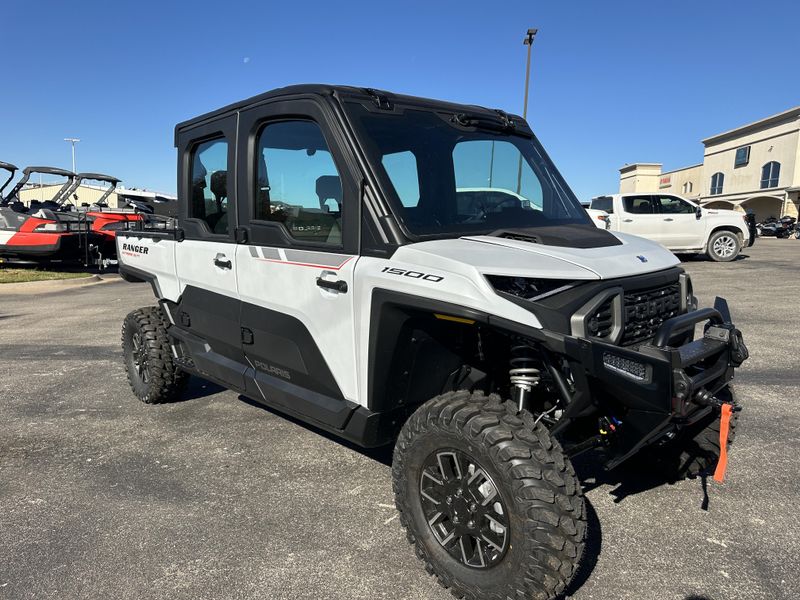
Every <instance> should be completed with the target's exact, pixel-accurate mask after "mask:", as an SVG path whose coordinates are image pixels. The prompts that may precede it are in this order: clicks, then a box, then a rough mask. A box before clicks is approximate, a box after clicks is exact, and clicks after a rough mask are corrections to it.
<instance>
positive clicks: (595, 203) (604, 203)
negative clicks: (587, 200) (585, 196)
mask: <svg viewBox="0 0 800 600" xmlns="http://www.w3.org/2000/svg"><path fill="white" fill-rule="evenodd" d="M590 208H593V209H595V210H604V211H606V212H607V213H608V214H610V215H613V214H614V199H613V198H610V197H604V198H595V199H594V200H592V203H591V205H590Z"/></svg>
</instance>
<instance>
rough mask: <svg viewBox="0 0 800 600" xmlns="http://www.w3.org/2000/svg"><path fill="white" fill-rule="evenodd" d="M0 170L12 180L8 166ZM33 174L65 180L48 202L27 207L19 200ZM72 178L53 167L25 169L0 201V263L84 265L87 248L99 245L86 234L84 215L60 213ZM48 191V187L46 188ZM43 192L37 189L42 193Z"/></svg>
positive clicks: (88, 254)
mask: <svg viewBox="0 0 800 600" xmlns="http://www.w3.org/2000/svg"><path fill="white" fill-rule="evenodd" d="M0 168H2V169H5V170H6V171H9V172H10V177H9V178H8V180H7V181H6V183H5V184H4V186H3V187H4V188H5V186H6V185H8V182H10V181H11V179H12V178H13V177H14V173H15V172H16V170H17V168H16V167H15V166H14V165H11V164H9V163H0ZM34 173H40V174H44V175H51V176H53V175H55V176H57V177H63V178H66V180H65V181H64V183H63V184H61V186H60V187H58V185H56V186H55V187H57V191H56V192H55V194H54V195H53V196H52V197H51V198H49V199H48V200H44V201H42V200H32V201H31V202H30V204H29V205H28V206H26V205H25V204H23V203H22V202H21V201H20V199H19V192H20V190H21V189H22V188H23V187H25V185H26V184H27V183H28V181H29V180H30V178H31V175H32V174H34ZM74 182H75V174H74V173H73V172H71V171H66V170H64V169H56V168H53V167H26V168H25V169H23V171H22V177H21V178H20V180H19V181H18V182H17V184H16V185H15V186H14V187H13V188H12V190H11V191H10V192H9V193H8V195H6V196H3V197H2V199H0V259H3V260H7V261H19V262H30V261H60V262H83V263H84V264H86V263H87V261H88V259H89V257H90V255H91V246H92V245H96V244H97V243H98V241H99V238H98V236H96V235H95V234H92V233H91V232H90V230H89V229H90V225H89V222H88V220H87V218H86V215H85V214H81V213H78V212H63V201H64V198H66V196H67V194H68V192H69V191H70V190H71V189H73V188H72V186H73V184H74ZM47 187H51V186H47ZM45 189H46V188H45V187H44V186H43V187H41V190H42V192H44V190H45Z"/></svg>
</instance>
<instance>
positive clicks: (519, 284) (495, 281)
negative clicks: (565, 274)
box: [486, 275, 575, 302]
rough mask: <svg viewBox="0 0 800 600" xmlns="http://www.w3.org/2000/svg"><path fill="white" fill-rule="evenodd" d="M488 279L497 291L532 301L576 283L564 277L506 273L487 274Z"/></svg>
mask: <svg viewBox="0 0 800 600" xmlns="http://www.w3.org/2000/svg"><path fill="white" fill-rule="evenodd" d="M486 279H487V280H488V281H489V283H490V284H491V285H492V287H493V288H494V289H495V291H498V292H502V293H504V294H510V295H512V296H516V297H517V298H522V299H523V300H529V301H531V302H533V301H536V300H542V299H543V298H547V297H548V296H552V295H553V294H557V293H558V292H561V291H564V290H567V289H569V288H571V287H573V286H574V285H575V282H574V281H565V280H563V279H531V278H528V277H508V276H505V275H487V276H486Z"/></svg>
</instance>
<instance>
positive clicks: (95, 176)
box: [77, 173, 122, 185]
mask: <svg viewBox="0 0 800 600" xmlns="http://www.w3.org/2000/svg"><path fill="white" fill-rule="evenodd" d="M77 178H78V179H80V180H82V181H86V180H87V179H88V180H89V181H105V182H107V183H112V184H114V185H117V184H118V183H119V182H120V181H122V180H121V179H117V178H116V177H112V176H111V175H103V174H102V173H78V174H77Z"/></svg>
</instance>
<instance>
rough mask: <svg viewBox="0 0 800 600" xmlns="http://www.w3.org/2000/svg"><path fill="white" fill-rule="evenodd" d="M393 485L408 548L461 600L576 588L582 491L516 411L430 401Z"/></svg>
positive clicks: (399, 459)
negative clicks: (574, 581)
mask: <svg viewBox="0 0 800 600" xmlns="http://www.w3.org/2000/svg"><path fill="white" fill-rule="evenodd" d="M392 480H393V485H394V492H395V503H396V505H397V509H398V511H399V512H400V523H401V524H402V525H403V527H405V529H406V534H407V537H408V541H409V542H410V543H411V544H413V545H414V547H415V551H416V554H417V557H418V558H419V559H420V560H422V561H423V563H424V564H425V568H426V570H427V571H428V572H429V573H431V574H433V575H435V576H436V577H437V579H438V581H439V583H440V584H441V585H442V586H443V587H445V588H450V591H451V592H452V593H453V595H454V596H456V597H457V598H469V599H477V598H491V599H498V600H499V599H505V598H540V599H543V600H548V599H551V598H555V597H556V596H557V595H558V594H560V593H562V592H563V591H564V589H565V588H566V586H567V585H568V583H569V581H570V580H571V579H572V577H573V575H574V573H575V571H576V568H577V566H578V563H579V561H580V559H581V556H582V554H583V547H584V540H585V535H586V507H585V504H584V499H583V493H582V490H581V486H580V482H579V481H578V478H577V477H576V475H575V471H574V469H573V467H572V464H571V463H570V461H569V459H568V458H567V457H566V456H565V455H564V453H563V451H562V450H561V446H560V445H559V444H558V442H557V441H556V440H554V439H553V438H552V437H551V436H550V433H549V432H548V431H547V429H546V428H545V427H544V425H542V424H541V423H538V424H537V423H535V420H534V418H533V417H532V416H531V415H530V414H529V413H527V412H522V413H518V412H517V410H516V408H515V407H514V406H513V405H512V403H510V402H506V403H502V402H501V400H500V398H499V397H498V396H497V395H492V396H489V397H486V396H484V395H483V394H482V393H469V392H466V391H458V392H450V393H447V394H443V395H441V396H437V397H436V398H434V399H432V400H430V401H428V402H426V403H425V404H423V405H422V406H421V407H420V408H419V409H418V410H417V411H416V412H415V413H414V414H413V415H412V416H411V418H410V419H409V420H408V421H407V422H406V424H405V425H404V426H403V428H402V431H401V432H400V436H399V438H398V440H397V444H396V446H395V450H394V461H393V464H392ZM431 515H432V516H431Z"/></svg>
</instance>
